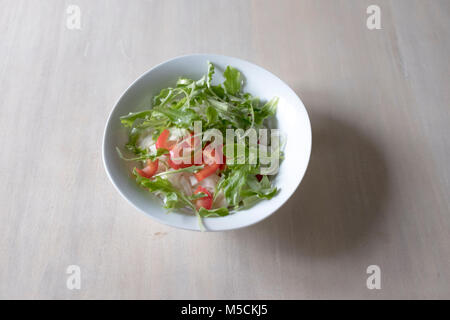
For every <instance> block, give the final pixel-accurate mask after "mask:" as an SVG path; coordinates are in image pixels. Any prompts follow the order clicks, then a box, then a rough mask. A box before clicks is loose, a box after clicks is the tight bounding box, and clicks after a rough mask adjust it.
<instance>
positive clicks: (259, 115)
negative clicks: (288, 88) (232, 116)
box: [255, 97, 278, 126]
mask: <svg viewBox="0 0 450 320" xmlns="http://www.w3.org/2000/svg"><path fill="white" fill-rule="evenodd" d="M277 105H278V98H277V97H275V98H273V99H271V100H270V101H269V102H267V103H266V104H265V105H264V106H263V107H262V108H261V109H255V124H256V125H257V126H260V125H261V124H262V123H263V121H264V120H265V119H266V118H269V117H272V116H274V115H275V113H276V112H277Z"/></svg>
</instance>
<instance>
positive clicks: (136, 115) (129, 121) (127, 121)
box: [120, 110, 152, 127]
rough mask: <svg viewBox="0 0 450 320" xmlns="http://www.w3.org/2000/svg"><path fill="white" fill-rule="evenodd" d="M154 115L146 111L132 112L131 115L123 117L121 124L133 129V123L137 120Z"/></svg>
mask: <svg viewBox="0 0 450 320" xmlns="http://www.w3.org/2000/svg"><path fill="white" fill-rule="evenodd" d="M151 113H152V111H151V110H144V111H139V112H130V113H129V114H127V115H126V116H122V117H120V122H122V124H123V125H124V126H125V127H132V126H133V123H134V122H135V121H136V120H137V119H141V118H142V119H143V118H146V117H147V116H149V115H150V114H151Z"/></svg>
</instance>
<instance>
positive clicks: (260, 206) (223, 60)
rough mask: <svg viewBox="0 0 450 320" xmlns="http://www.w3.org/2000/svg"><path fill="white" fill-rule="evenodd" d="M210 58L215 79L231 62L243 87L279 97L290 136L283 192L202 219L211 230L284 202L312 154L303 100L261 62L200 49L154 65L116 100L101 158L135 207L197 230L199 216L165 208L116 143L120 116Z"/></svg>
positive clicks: (121, 137) (252, 219)
mask: <svg viewBox="0 0 450 320" xmlns="http://www.w3.org/2000/svg"><path fill="white" fill-rule="evenodd" d="M207 61H211V62H212V63H213V64H214V65H215V66H216V74H215V76H214V79H215V82H221V81H222V79H221V75H220V77H219V74H221V73H222V71H223V70H225V68H226V66H227V65H231V66H233V67H235V68H237V69H238V70H240V71H241V73H242V74H243V76H244V91H245V92H250V93H251V94H253V95H255V96H257V97H260V98H261V99H262V100H270V99H271V98H273V97H275V96H277V97H279V103H278V109H277V115H276V119H277V126H278V128H279V129H280V130H281V132H282V134H283V135H284V136H285V137H286V145H285V148H284V154H285V158H284V160H283V161H282V162H281V165H280V170H279V172H278V174H277V175H276V176H275V179H274V181H273V182H274V184H275V185H276V186H277V187H278V188H280V192H279V194H278V195H277V196H275V197H274V198H272V199H271V200H266V201H261V202H259V203H257V204H256V205H255V206H253V207H252V208H250V209H248V210H242V211H239V212H237V213H234V214H231V215H229V216H227V217H221V218H205V219H204V225H205V227H206V229H207V230H208V231H219V230H229V229H236V228H240V227H245V226H248V225H251V224H253V223H256V222H258V221H260V220H262V219H264V218H266V217H267V216H269V215H270V214H272V213H273V212H274V211H276V210H277V209H278V208H279V207H281V206H282V205H283V203H285V202H286V201H287V199H288V198H289V197H290V196H291V195H292V194H293V193H294V191H295V190H296V188H297V186H298V185H299V183H300V181H301V180H302V178H303V175H304V173H305V171H306V168H307V165H308V161H309V157H310V151H311V126H310V122H309V118H308V114H307V112H306V109H305V107H304V105H303V103H302V102H301V101H300V99H299V98H298V97H297V95H296V94H295V93H294V91H292V90H291V89H290V88H289V86H287V85H286V84H285V83H284V82H283V81H281V80H280V79H278V78H277V77H276V76H274V75H273V74H271V73H270V72H268V71H266V70H264V69H263V68H261V67H258V66H256V65H254V64H252V63H249V62H246V61H243V60H240V59H237V58H231V57H225V56H219V55H201V54H200V55H189V56H183V57H178V58H175V59H172V60H169V61H167V62H164V63H162V64H160V65H158V66H156V67H154V68H153V69H151V70H149V71H148V72H146V73H145V74H144V75H142V76H141V77H140V78H139V79H138V80H136V81H135V82H134V83H133V84H132V85H131V86H130V87H129V88H128V89H127V90H126V91H125V93H124V94H123V95H122V97H121V98H120V99H119V101H118V102H117V104H116V105H115V106H114V109H113V110H112V112H111V114H110V117H109V119H108V122H107V125H106V128H105V134H104V141H103V160H104V164H105V168H106V171H107V173H108V175H109V177H110V179H111V181H112V183H113V184H114V185H115V187H116V188H117V190H118V191H119V193H120V194H122V196H123V197H124V198H125V199H127V200H128V201H129V202H130V203H131V204H132V205H133V206H134V207H136V208H137V209H139V210H141V211H143V212H145V213H146V214H148V215H150V216H151V217H152V218H154V219H156V220H158V221H159V222H162V223H165V224H168V225H171V226H174V227H178V228H183V229H190V230H199V226H198V222H197V219H196V217H194V216H189V215H186V214H185V213H177V212H171V213H170V214H167V213H166V212H165V210H164V209H163V208H162V206H161V203H160V200H159V199H157V198H156V197H155V196H153V195H152V194H150V193H149V192H148V191H146V190H144V189H142V188H140V187H139V186H138V185H137V184H136V183H135V180H134V179H133V178H132V174H131V171H132V168H133V166H134V163H127V162H125V161H123V160H121V159H120V158H119V157H118V155H117V153H116V150H115V148H116V146H118V147H120V148H122V147H123V145H124V144H125V143H126V142H127V138H128V137H127V131H126V129H124V128H123V127H122V126H121V124H120V120H119V118H120V116H122V115H125V114H128V113H129V112H134V111H139V110H143V109H147V108H149V107H150V106H151V99H152V97H153V96H154V95H155V94H157V93H158V92H159V91H160V90H161V89H162V88H165V87H169V86H174V85H175V82H176V80H177V79H178V78H179V77H180V76H185V77H189V78H192V79H199V78H200V77H202V76H203V75H204V74H205V73H206V69H207V64H206V63H207Z"/></svg>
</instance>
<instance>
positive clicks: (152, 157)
mask: <svg viewBox="0 0 450 320" xmlns="http://www.w3.org/2000/svg"><path fill="white" fill-rule="evenodd" d="M116 151H117V153H118V154H119V157H120V158H121V159H122V160H125V161H139V160H152V161H155V159H157V158H159V157H161V156H162V155H165V154H168V153H169V150H166V149H164V148H159V149H158V150H156V153H154V154H152V153H150V152H146V153H143V154H142V155H141V156H139V157H135V158H126V157H125V156H124V155H123V154H122V152H121V151H120V149H119V148H118V147H116Z"/></svg>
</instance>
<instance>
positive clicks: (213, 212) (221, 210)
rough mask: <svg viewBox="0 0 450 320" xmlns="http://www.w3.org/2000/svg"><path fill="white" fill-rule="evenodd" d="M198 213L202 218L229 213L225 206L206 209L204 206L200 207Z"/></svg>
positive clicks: (222, 215)
mask: <svg viewBox="0 0 450 320" xmlns="http://www.w3.org/2000/svg"><path fill="white" fill-rule="evenodd" d="M198 213H199V215H200V216H201V217H203V218H208V217H224V216H227V215H229V214H230V212H229V211H228V209H227V208H218V209H211V210H207V209H205V208H200V210H199V211H198Z"/></svg>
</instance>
